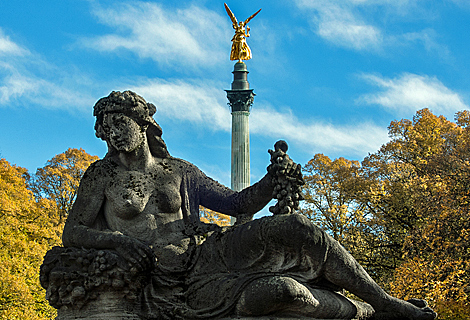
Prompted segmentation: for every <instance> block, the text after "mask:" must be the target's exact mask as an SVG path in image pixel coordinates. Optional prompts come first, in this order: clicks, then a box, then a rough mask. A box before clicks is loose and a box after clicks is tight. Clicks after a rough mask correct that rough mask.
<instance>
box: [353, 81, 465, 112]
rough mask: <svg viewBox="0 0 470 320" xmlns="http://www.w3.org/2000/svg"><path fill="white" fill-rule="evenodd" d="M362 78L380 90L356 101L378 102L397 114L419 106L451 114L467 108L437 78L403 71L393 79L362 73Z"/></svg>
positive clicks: (456, 95)
mask: <svg viewBox="0 0 470 320" xmlns="http://www.w3.org/2000/svg"><path fill="white" fill-rule="evenodd" d="M361 77H362V78H363V79H365V80H366V81H367V82H369V83H371V84H372V85H374V86H377V87H379V88H382V89H383V90H382V91H381V92H379V93H373V94H365V95H363V96H361V97H360V98H359V99H358V100H357V102H358V103H366V104H378V105H381V106H383V107H385V108H388V109H390V110H392V111H395V112H397V113H398V114H400V115H403V114H409V113H414V112H415V111H416V110H419V109H422V108H430V109H431V110H432V111H433V112H436V113H440V114H445V115H448V114H451V115H452V114H454V113H455V112H456V111H459V110H463V109H467V108H468V106H467V105H466V104H465V103H464V101H463V99H462V97H461V96H460V95H459V94H458V93H455V92H453V91H452V90H450V89H449V88H447V87H446V86H445V85H444V84H443V83H442V82H440V81H439V80H438V79H437V78H436V77H430V76H426V75H424V76H420V75H416V74H411V73H404V74H402V75H401V76H400V77H397V78H394V79H389V78H385V77H382V76H379V75H373V74H363V75H362V76H361Z"/></svg>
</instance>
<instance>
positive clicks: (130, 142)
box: [103, 113, 145, 152]
mask: <svg viewBox="0 0 470 320" xmlns="http://www.w3.org/2000/svg"><path fill="white" fill-rule="evenodd" d="M103 127H104V130H105V132H106V136H107V141H108V142H109V143H110V144H111V145H112V146H113V147H114V148H115V149H116V150H117V151H119V152H132V151H134V150H136V149H137V148H139V147H140V146H141V145H142V143H143V141H144V137H145V132H144V131H143V130H142V128H141V127H140V126H139V125H138V124H137V122H135V121H134V120H133V119H131V118H129V117H128V116H126V115H124V114H122V113H108V114H106V115H105V116H104V119H103Z"/></svg>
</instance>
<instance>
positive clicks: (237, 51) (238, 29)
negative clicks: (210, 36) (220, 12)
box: [224, 3, 261, 62]
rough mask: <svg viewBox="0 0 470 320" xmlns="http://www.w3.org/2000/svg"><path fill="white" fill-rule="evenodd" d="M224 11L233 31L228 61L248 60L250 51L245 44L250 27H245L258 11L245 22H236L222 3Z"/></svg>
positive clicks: (231, 13) (226, 6)
mask: <svg viewBox="0 0 470 320" xmlns="http://www.w3.org/2000/svg"><path fill="white" fill-rule="evenodd" d="M224 5H225V10H226V11H227V13H228V15H229V17H230V19H231V20H232V27H233V29H234V30H235V35H234V36H233V38H232V50H231V52H230V60H238V62H241V61H242V60H250V59H251V50H250V47H249V46H248V44H247V43H246V38H247V37H249V36H250V27H248V26H247V24H248V22H250V20H251V19H253V18H254V17H255V16H256V15H257V14H258V13H259V12H260V11H261V9H259V10H258V11H256V12H255V13H254V14H252V15H251V16H250V17H249V18H248V19H246V20H245V21H240V22H238V20H237V18H235V15H234V14H233V12H232V11H231V10H230V8H229V7H228V5H227V4H226V3H224Z"/></svg>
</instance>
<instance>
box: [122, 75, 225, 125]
mask: <svg viewBox="0 0 470 320" xmlns="http://www.w3.org/2000/svg"><path fill="white" fill-rule="evenodd" d="M221 87H223V85H222V84H211V81H207V80H204V81H203V80H200V81H197V82H196V81H186V82H185V81H182V80H176V81H174V82H171V81H166V80H161V79H155V80H151V81H149V82H148V83H146V84H143V85H138V86H136V87H132V88H131V90H133V91H135V92H137V93H138V94H140V95H142V96H143V97H145V99H146V100H147V101H149V102H152V103H154V104H155V105H156V106H157V110H158V113H157V114H158V116H164V117H167V118H172V119H178V120H182V121H189V122H192V123H196V124H200V125H205V126H206V127H208V128H211V129H213V130H223V131H230V109H229V107H228V106H227V99H226V97H225V93H224V92H223V91H222V90H220V88H221Z"/></svg>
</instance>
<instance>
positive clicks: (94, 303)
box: [57, 291, 141, 320]
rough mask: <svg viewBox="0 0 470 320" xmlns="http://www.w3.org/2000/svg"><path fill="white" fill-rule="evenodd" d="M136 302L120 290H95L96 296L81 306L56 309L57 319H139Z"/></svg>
mask: <svg viewBox="0 0 470 320" xmlns="http://www.w3.org/2000/svg"><path fill="white" fill-rule="evenodd" d="M137 305H138V304H136V302H130V301H128V300H127V299H126V297H125V296H124V295H123V294H121V293H120V292H116V291H114V292H110V291H109V292H106V291H101V292H97V298H96V299H94V300H90V301H88V302H87V303H86V304H85V305H84V306H83V307H82V308H80V309H78V308H75V307H74V306H73V305H71V306H70V305H69V306H67V305H65V306H62V307H61V308H60V309H58V310H57V320H78V319H87V320H103V319H106V320H124V319H125V320H140V319H141V318H140V317H139V315H138V311H139V310H136V306H137Z"/></svg>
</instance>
